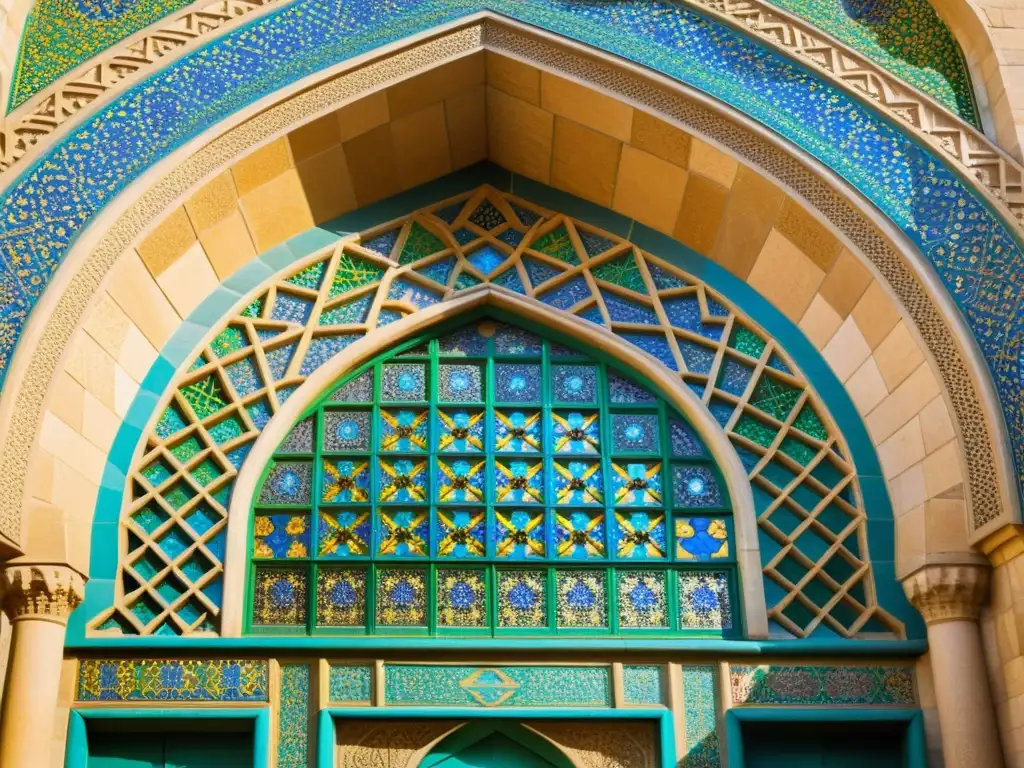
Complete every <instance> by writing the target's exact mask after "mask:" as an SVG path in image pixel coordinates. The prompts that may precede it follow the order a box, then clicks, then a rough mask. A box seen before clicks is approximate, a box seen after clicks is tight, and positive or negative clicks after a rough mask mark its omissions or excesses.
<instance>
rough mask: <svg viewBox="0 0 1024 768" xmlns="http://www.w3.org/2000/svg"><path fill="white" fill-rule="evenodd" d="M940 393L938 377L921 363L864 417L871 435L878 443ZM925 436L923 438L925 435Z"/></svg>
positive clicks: (876, 443)
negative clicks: (936, 378)
mask: <svg viewBox="0 0 1024 768" xmlns="http://www.w3.org/2000/svg"><path fill="white" fill-rule="evenodd" d="M937 394H939V383H938V382H937V381H936V380H935V376H934V375H933V374H932V372H931V369H930V368H929V367H928V364H927V363H922V364H921V365H920V366H919V367H918V369H917V370H916V371H914V373H912V374H911V375H910V377H909V378H907V380H906V381H904V382H903V383H902V384H900V386H899V387H897V388H896V391H895V392H893V393H892V394H890V395H889V396H888V397H887V398H885V400H883V401H882V402H881V403H879V405H878V407H877V408H875V409H874V410H873V411H872V412H871V413H869V414H868V415H867V418H866V419H865V420H864V423H865V425H866V426H867V428H868V432H870V433H871V439H872V440H874V441H875V445H878V444H879V443H881V442H882V441H884V440H886V439H887V438H888V437H889V436H890V435H892V434H893V433H894V432H895V431H896V430H897V429H899V428H900V427H902V426H903V425H904V424H906V423H907V422H908V421H909V420H910V418H911V416H914V415H916V414H917V413H918V412H919V411H920V410H921V408H922V407H924V405H926V404H927V403H929V402H931V400H932V398H934V397H935V396H936V395H937ZM922 440H923V438H922Z"/></svg>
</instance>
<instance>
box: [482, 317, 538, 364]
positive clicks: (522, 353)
mask: <svg viewBox="0 0 1024 768" xmlns="http://www.w3.org/2000/svg"><path fill="white" fill-rule="evenodd" d="M542 348H543V342H542V341H541V339H540V337H539V336H537V335H536V334H534V333H530V332H529V331H524V330H523V329H522V328H516V327H515V326H513V325H499V326H498V328H497V330H495V332H494V351H495V353H496V354H498V355H510V356H511V355H514V356H516V357H540V355H541V349H542Z"/></svg>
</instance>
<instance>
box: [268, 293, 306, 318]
mask: <svg viewBox="0 0 1024 768" xmlns="http://www.w3.org/2000/svg"><path fill="white" fill-rule="evenodd" d="M312 312H313V302H312V300H310V299H303V298H301V297H299V296H293V295H292V294H290V293H284V292H283V291H281V292H278V294H277V298H276V299H274V306H273V308H272V309H271V310H270V319H271V320H283V321H285V322H288V323H295V324H297V325H305V324H306V321H308V320H309V316H310V314H312Z"/></svg>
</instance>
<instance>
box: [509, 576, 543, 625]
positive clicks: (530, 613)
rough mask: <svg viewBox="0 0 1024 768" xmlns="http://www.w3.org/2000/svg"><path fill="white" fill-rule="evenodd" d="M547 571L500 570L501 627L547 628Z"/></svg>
mask: <svg viewBox="0 0 1024 768" xmlns="http://www.w3.org/2000/svg"><path fill="white" fill-rule="evenodd" d="M546 582H547V572H546V571H525V570H524V571H505V570H501V571H498V590H497V591H498V626H499V627H501V628H503V629H518V628H529V629H538V628H541V627H546V626H547V623H548V617H547V613H548V599H547V584H546Z"/></svg>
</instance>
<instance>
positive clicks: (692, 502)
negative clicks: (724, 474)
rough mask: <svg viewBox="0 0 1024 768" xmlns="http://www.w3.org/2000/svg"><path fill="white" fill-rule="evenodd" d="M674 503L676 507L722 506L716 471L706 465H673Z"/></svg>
mask: <svg viewBox="0 0 1024 768" xmlns="http://www.w3.org/2000/svg"><path fill="white" fill-rule="evenodd" d="M672 503H673V504H674V505H675V506H676V507H687V508H701V507H720V506H721V505H722V503H723V500H722V492H721V491H720V490H719V488H718V481H717V480H716V479H715V474H714V472H713V471H712V470H711V469H710V468H708V467H704V466H691V465H687V464H674V465H672Z"/></svg>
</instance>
